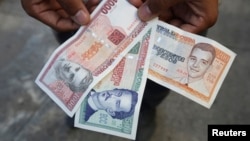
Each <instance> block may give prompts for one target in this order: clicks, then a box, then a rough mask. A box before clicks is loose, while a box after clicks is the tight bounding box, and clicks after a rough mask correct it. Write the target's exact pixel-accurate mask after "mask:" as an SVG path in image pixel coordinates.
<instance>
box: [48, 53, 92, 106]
mask: <svg viewBox="0 0 250 141" xmlns="http://www.w3.org/2000/svg"><path fill="white" fill-rule="evenodd" d="M48 74H49V75H50V76H51V77H46V78H45V79H44V83H46V84H47V85H48V87H49V88H50V90H51V91H52V92H53V93H55V95H56V96H57V98H58V99H60V100H61V102H62V103H64V104H65V105H68V104H69V103H70V101H72V99H77V98H79V97H81V95H82V94H83V92H84V91H85V90H86V89H87V88H88V87H89V85H90V84H91V83H92V81H93V76H92V73H91V72H90V71H89V70H88V69H87V68H85V67H83V66H82V65H80V64H79V63H77V62H74V61H72V60H68V59H65V58H60V57H59V59H57V60H55V61H54V63H53V64H52V66H51V69H50V70H48Z"/></svg>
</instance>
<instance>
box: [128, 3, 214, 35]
mask: <svg viewBox="0 0 250 141" xmlns="http://www.w3.org/2000/svg"><path fill="white" fill-rule="evenodd" d="M129 1H130V3H132V4H133V5H135V6H137V7H139V10H138V16H139V17H140V19H141V20H143V21H148V20H151V19H152V18H154V17H156V16H159V18H160V19H161V20H163V21H165V22H167V23H169V24H172V25H174V26H177V27H179V28H181V29H183V30H185V31H188V32H192V33H200V32H202V31H204V30H206V29H208V28H209V27H211V26H213V25H214V24H215V22H216V20H217V16H218V0H146V1H145V2H143V1H142V0H129Z"/></svg>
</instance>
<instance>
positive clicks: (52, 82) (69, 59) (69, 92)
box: [36, 0, 150, 117]
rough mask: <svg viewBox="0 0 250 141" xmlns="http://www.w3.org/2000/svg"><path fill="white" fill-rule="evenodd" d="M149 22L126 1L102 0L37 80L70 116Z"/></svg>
mask: <svg viewBox="0 0 250 141" xmlns="http://www.w3.org/2000/svg"><path fill="white" fill-rule="evenodd" d="M149 25H150V22H147V23H146V22H142V21H140V20H139V18H138V17H137V9H136V8H135V7H134V6H132V5H130V4H129V3H128V2H127V1H125V0H124V1H123V0H105V1H102V2H101V3H100V4H99V5H98V7H97V8H96V10H95V11H94V12H93V14H92V15H91V23H90V24H88V25H87V26H84V27H81V28H80V29H79V30H78V32H77V33H76V34H75V35H74V36H73V37H72V38H70V39H69V40H67V41H66V42H65V43H63V44H62V45H61V46H59V47H58V48H57V49H56V50H55V51H54V52H53V54H52V55H51V57H50V58H49V60H48V62H47V63H46V64H45V66H44V67H43V69H42V71H41V72H40V73H39V75H38V77H37V79H36V83H37V84H38V86H39V87H40V88H41V89H42V90H44V91H45V92H46V93H47V94H48V95H49V96H50V98H51V99H52V100H53V101H54V102H55V103H57V104H58V105H59V107H60V108H61V109H63V110H64V111H65V112H66V113H67V115H69V116H70V117H72V116H73V115H74V113H75V112H76V111H77V109H78V108H79V106H80V103H81V102H82V101H83V99H84V97H85V96H87V94H88V93H89V92H90V90H91V89H92V88H93V87H94V86H95V85H96V84H97V83H98V82H99V81H100V80H101V79H102V78H103V77H104V76H106V75H107V74H108V73H109V72H110V71H112V70H113V68H114V67H115V66H116V65H117V64H118V63H119V62H120V60H121V59H122V58H123V56H125V55H126V54H127V52H128V51H129V50H130V49H131V48H132V46H131V45H132V44H133V42H135V39H136V38H137V37H138V36H140V34H143V33H142V32H144V31H145V32H146V30H147V28H148V29H149V28H150V26H149ZM140 38H141V37H140Z"/></svg>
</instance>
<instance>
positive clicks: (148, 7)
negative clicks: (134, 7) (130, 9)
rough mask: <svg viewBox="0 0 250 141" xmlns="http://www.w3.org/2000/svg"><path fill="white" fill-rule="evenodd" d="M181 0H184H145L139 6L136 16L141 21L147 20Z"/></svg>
mask: <svg viewBox="0 0 250 141" xmlns="http://www.w3.org/2000/svg"><path fill="white" fill-rule="evenodd" d="M182 1H184V0H147V1H146V2H145V3H143V4H142V5H141V6H140V7H139V10H138V16H139V18H140V19H141V20H142V21H149V20H151V19H153V18H155V17H157V16H158V15H159V14H160V13H161V12H164V11H166V10H168V9H169V8H170V7H172V6H174V5H176V4H177V3H179V2H182Z"/></svg>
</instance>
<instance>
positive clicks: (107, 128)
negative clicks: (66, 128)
mask: <svg viewBox="0 0 250 141" xmlns="http://www.w3.org/2000/svg"><path fill="white" fill-rule="evenodd" d="M153 31H155V30H152V29H149V30H148V31H147V32H146V33H145V35H144V36H143V37H142V38H140V39H139V38H138V42H137V43H135V45H134V46H133V48H132V49H131V50H130V51H129V53H128V54H127V55H126V56H125V57H124V58H123V59H122V60H121V61H120V63H119V64H118V65H117V66H116V67H115V68H114V70H112V72H110V73H109V74H108V75H107V76H106V77H104V79H102V80H101V81H100V82H99V83H98V84H97V85H96V86H95V87H94V88H93V89H92V91H91V92H90V93H89V94H88V96H87V97H85V99H84V101H83V102H82V104H81V106H80V109H79V110H78V111H77V113H76V116H75V126H76V127H79V128H83V129H88V130H93V131H97V132H102V133H107V134H111V135H116V136H120V137H124V138H129V139H135V136H136V130H137V123H138V117H139V109H140V105H141V101H142V96H143V92H144V88H145V84H146V79H147V73H148V67H149V59H150V54H151V53H150V52H151V50H152V49H151V47H152V45H151V44H153V41H154V40H153V36H152V35H153V33H152V32H153Z"/></svg>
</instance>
